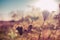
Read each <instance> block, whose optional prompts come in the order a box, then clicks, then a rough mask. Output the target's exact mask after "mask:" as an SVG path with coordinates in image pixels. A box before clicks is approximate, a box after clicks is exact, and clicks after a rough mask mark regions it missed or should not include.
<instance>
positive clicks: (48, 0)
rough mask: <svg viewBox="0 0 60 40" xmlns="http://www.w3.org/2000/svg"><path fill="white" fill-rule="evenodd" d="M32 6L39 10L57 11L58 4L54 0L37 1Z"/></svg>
mask: <svg viewBox="0 0 60 40" xmlns="http://www.w3.org/2000/svg"><path fill="white" fill-rule="evenodd" d="M33 5H34V6H35V7H39V8H40V9H41V10H48V11H56V10H57V9H58V4H57V3H56V2H55V1H54V0H39V1H37V2H36V3H34V4H33Z"/></svg>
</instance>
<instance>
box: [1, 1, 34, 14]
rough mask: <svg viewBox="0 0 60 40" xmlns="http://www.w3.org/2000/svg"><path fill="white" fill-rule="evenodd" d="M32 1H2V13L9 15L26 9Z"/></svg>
mask: <svg viewBox="0 0 60 40" xmlns="http://www.w3.org/2000/svg"><path fill="white" fill-rule="evenodd" d="M32 2H33V1H32V0H0V13H7V12H10V11H12V10H17V9H24V8H26V6H27V5H28V4H29V3H32Z"/></svg>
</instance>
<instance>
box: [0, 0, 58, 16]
mask: <svg viewBox="0 0 60 40" xmlns="http://www.w3.org/2000/svg"><path fill="white" fill-rule="evenodd" d="M49 2H50V3H49ZM51 2H52V3H51ZM48 3H49V4H48ZM29 4H32V5H34V6H37V7H41V8H42V7H43V8H42V9H49V10H51V8H52V9H53V10H54V9H55V8H57V6H55V4H54V2H53V1H50V0H48V1H47V0H41V1H40V0H39V1H37V0H0V14H2V15H3V16H5V17H7V16H8V15H7V14H9V12H11V11H13V10H21V9H26V8H27V5H29ZM46 4H47V5H46ZM51 4H52V5H51ZM53 5H54V6H55V7H54V6H53ZM49 7H50V8H49Z"/></svg>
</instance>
